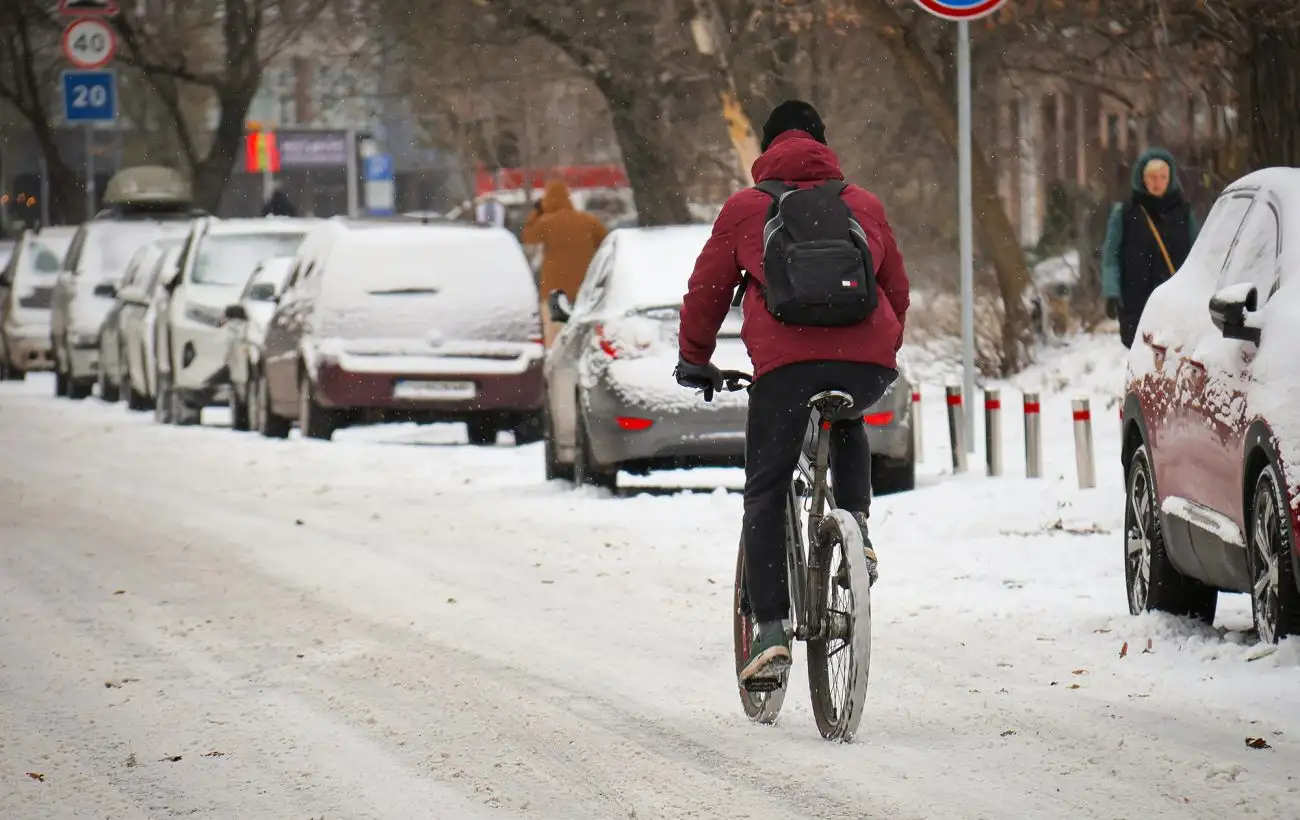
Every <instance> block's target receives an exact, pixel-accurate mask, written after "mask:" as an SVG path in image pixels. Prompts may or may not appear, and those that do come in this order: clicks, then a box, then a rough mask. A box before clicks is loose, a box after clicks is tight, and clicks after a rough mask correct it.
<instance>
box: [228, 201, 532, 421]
mask: <svg viewBox="0 0 1300 820" xmlns="http://www.w3.org/2000/svg"><path fill="white" fill-rule="evenodd" d="M538 313H539V311H538V299H537V286H536V285H535V284H534V282H533V277H532V271H530V270H529V268H528V263H527V261H526V260H525V259H524V254H523V250H522V248H521V247H520V245H519V242H518V240H516V239H515V237H514V236H513V235H511V234H510V232H509V231H507V230H505V229H503V228H493V227H480V226H464V225H445V224H444V225H435V224H430V225H371V226H366V227H357V226H353V225H349V224H345V223H343V222H338V221H334V220H330V221H329V222H328V223H326V224H324V225H322V226H321V227H320V228H319V229H317V230H316V231H315V232H313V233H312V235H311V236H310V237H308V238H307V240H306V241H305V242H303V245H302V248H301V249H300V250H299V252H298V254H297V258H296V259H295V260H294V266H293V270H292V271H291V272H290V274H289V281H288V283H287V284H286V286H285V290H284V293H283V294H282V295H281V297H280V301H279V304H278V305H277V306H276V310H275V314H274V316H273V317H272V319H271V322H270V325H269V326H268V328H267V332H266V342H265V354H264V356H263V359H262V365H261V367H260V368H258V370H257V371H256V372H255V373H254V375H253V381H254V383H255V385H256V389H255V390H254V394H255V395H256V396H257V400H258V402H259V407H258V409H257V411H256V413H255V415H256V417H257V418H258V420H259V422H260V424H261V427H260V429H261V432H262V434H263V435H265V436H269V437H280V438H283V437H284V436H286V435H288V434H289V428H290V426H291V424H292V422H293V420H294V419H295V418H296V419H297V420H298V424H299V427H300V428H301V431H302V434H303V435H305V436H308V437H310V438H319V439H329V438H330V437H331V436H332V435H333V433H334V431H335V429H337V428H339V427H342V426H345V425H349V424H354V423H372V422H385V421H415V422H434V421H460V422H465V423H466V425H467V427H468V428H469V437H470V441H471V442H473V443H475V444H489V443H492V442H494V441H495V440H496V438H497V433H498V432H499V431H501V430H513V432H514V435H515V442H516V443H523V442H526V441H534V440H536V439H537V438H539V437H540V436H539V434H538V430H539V424H538V422H539V418H538V414H539V410H540V406H541V401H542V355H543V352H542V344H541V327H540V322H539V319H538Z"/></svg>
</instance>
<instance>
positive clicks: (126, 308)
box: [99, 237, 184, 410]
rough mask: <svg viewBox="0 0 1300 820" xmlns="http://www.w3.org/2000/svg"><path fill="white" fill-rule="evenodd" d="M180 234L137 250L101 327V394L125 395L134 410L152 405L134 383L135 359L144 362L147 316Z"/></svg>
mask: <svg viewBox="0 0 1300 820" xmlns="http://www.w3.org/2000/svg"><path fill="white" fill-rule="evenodd" d="M183 242H184V240H183V239H181V238H180V237H172V238H170V239H160V240H158V241H157V242H151V243H149V244H147V245H144V246H142V247H141V248H140V249H139V250H138V251H136V252H135V256H133V257H132V258H131V262H130V263H129V264H128V265H127V266H126V272H125V273H123V274H122V281H121V282H119V283H118V284H117V286H116V288H115V291H116V296H115V297H114V300H113V307H112V309H111V310H109V312H108V315H107V316H105V317H104V323H103V324H102V325H101V326H100V328H99V397H100V398H101V399H103V400H104V401H108V402H114V401H117V400H118V399H119V398H122V397H125V398H126V400H127V404H128V406H129V407H130V409H132V410H147V409H149V407H150V404H149V400H148V394H146V393H145V392H143V391H142V390H141V389H138V388H137V387H135V386H133V385H132V383H131V366H130V363H131V359H132V358H135V359H137V361H138V363H139V364H140V365H143V361H144V347H145V339H146V337H145V335H144V319H145V314H146V313H147V312H148V310H149V299H150V296H151V295H152V293H153V290H154V288H155V287H156V286H157V284H158V276H159V274H160V273H161V271H162V268H163V260H164V259H165V258H166V257H167V253H168V251H171V250H173V249H179V248H180V247H181V245H182V243H183Z"/></svg>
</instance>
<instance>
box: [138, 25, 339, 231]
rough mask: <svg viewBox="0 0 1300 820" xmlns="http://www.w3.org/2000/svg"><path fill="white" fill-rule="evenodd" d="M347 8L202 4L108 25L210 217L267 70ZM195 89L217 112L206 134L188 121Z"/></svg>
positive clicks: (202, 125)
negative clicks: (164, 119) (172, 134)
mask: <svg viewBox="0 0 1300 820" xmlns="http://www.w3.org/2000/svg"><path fill="white" fill-rule="evenodd" d="M128 5H129V4H128ZM350 5H353V4H352V3H350V2H348V1H347V0H342V2H334V0H204V1H203V2H195V3H188V4H183V5H182V4H174V5H172V6H171V7H170V8H168V9H167V10H166V11H165V12H162V13H156V14H146V15H142V14H141V13H140V10H139V9H137V10H135V11H129V10H126V9H124V10H123V11H122V12H121V13H120V14H119V15H118V16H117V17H115V18H113V25H114V28H116V29H117V32H118V34H119V35H120V36H121V38H122V43H123V46H124V48H123V49H122V52H121V57H122V59H123V60H124V61H125V62H126V63H127V64H128V65H130V66H132V67H134V68H136V69H138V70H139V71H140V72H142V73H143V75H144V77H145V78H146V79H147V81H148V83H149V85H150V86H151V87H152V89H153V91H154V92H155V93H156V94H157V95H158V99H159V100H160V102H161V103H162V107H163V109H164V110H165V111H166V112H167V114H168V116H169V118H170V119H171V121H172V125H173V127H174V128H175V130H176V136H177V142H178V143H179V145H180V152H181V158H182V161H183V162H184V164H185V166H186V168H187V169H188V171H189V172H190V175H191V178H192V180H193V184H194V196H195V200H196V202H197V203H198V204H199V205H200V206H202V207H204V208H207V209H209V210H213V211H215V210H216V209H217V206H218V205H219V203H220V202H221V195H222V193H223V192H224V191H225V188H226V185H227V183H228V182H229V180H230V175H231V173H232V172H233V169H234V162H235V158H236V157H237V156H238V153H239V148H240V143H241V142H242V140H243V137H244V133H245V127H246V119H247V116H248V109H249V106H250V105H251V104H252V101H253V97H254V96H255V95H256V93H257V90H258V87H259V86H260V85H261V82H262V75H263V72H264V70H265V69H266V66H267V64H268V63H269V62H270V61H271V60H272V59H273V58H274V57H275V56H276V55H277V54H279V53H280V52H281V51H282V50H283V49H284V48H285V47H286V46H288V45H289V44H290V43H293V42H294V41H295V40H296V39H297V38H299V37H301V36H302V35H303V33H304V32H305V31H307V30H308V29H309V28H310V27H311V26H312V25H313V24H315V23H316V22H317V21H318V20H319V19H320V17H321V15H322V13H324V12H325V11H326V10H327V9H332V8H335V7H337V8H339V9H340V10H341V11H343V12H347V10H348V9H347V8H346V6H350ZM213 21H217V22H218V23H219V25H218V26H214V25H213ZM195 89H197V90H200V91H201V92H202V93H203V95H204V96H205V97H206V99H207V102H208V106H210V107H211V108H213V109H215V121H216V125H215V128H213V129H212V130H211V131H210V132H209V130H208V123H207V122H206V121H205V120H206V119H207V118H206V117H202V118H195V117H193V116H192V115H191V114H190V112H188V111H187V106H186V105H185V104H184V99H185V95H186V94H187V93H191V92H192V91H193V90H195Z"/></svg>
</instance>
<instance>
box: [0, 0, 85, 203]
mask: <svg viewBox="0 0 1300 820" xmlns="http://www.w3.org/2000/svg"><path fill="white" fill-rule="evenodd" d="M60 64H61V60H60V57H59V41H58V29H57V28H55V27H53V25H52V24H51V21H50V18H49V15H48V10H47V9H45V8H44V7H42V5H41V4H40V3H38V2H36V0H5V2H3V3H0V101H4V102H7V103H9V105H10V106H12V107H13V108H14V109H15V110H16V111H17V112H18V113H19V115H21V116H22V118H23V119H25V120H26V121H27V122H28V123H29V124H30V125H31V128H32V134H33V135H34V136H35V137H36V142H37V144H38V145H39V146H40V149H41V153H42V154H43V155H44V156H45V167H46V169H47V172H48V174H49V185H50V200H51V202H50V205H51V208H52V210H54V211H56V212H58V213H63V214H66V215H67V216H68V218H70V219H72V220H78V219H79V218H80V216H81V215H84V213H85V197H84V196H83V191H84V189H83V187H82V183H81V181H80V179H79V177H78V174H77V173H76V171H74V170H73V169H72V168H71V167H69V166H68V164H67V162H66V161H65V160H64V159H63V157H62V156H61V155H60V154H59V146H58V139H57V132H56V130H55V126H54V117H53V116H52V113H51V111H52V105H53V104H54V102H53V99H52V98H53V97H55V95H56V94H57V82H58V72H59V68H60Z"/></svg>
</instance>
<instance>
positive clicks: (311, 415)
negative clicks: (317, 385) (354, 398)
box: [298, 373, 337, 441]
mask: <svg viewBox="0 0 1300 820" xmlns="http://www.w3.org/2000/svg"><path fill="white" fill-rule="evenodd" d="M336 426H337V424H336V423H335V417H334V413H333V412H332V411H331V410H330V409H329V408H326V407H321V406H320V405H319V404H317V403H316V399H315V398H313V397H312V394H311V379H309V378H307V374H305V373H304V374H302V375H301V376H299V377H298V429H299V430H301V431H302V434H303V435H304V436H306V437H307V438H315V439H320V440H322V441H329V440H330V439H331V438H333V437H334V428H335V427H336Z"/></svg>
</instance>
